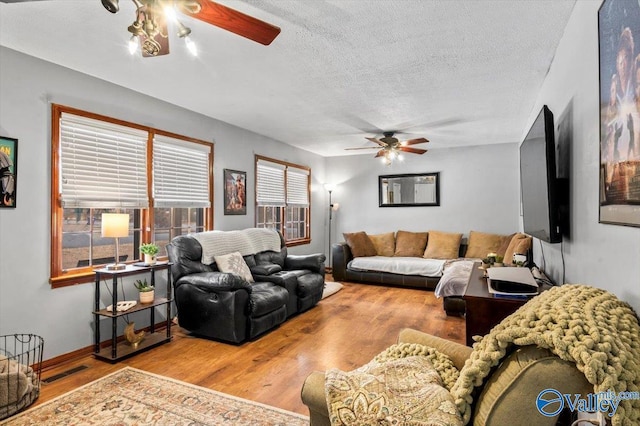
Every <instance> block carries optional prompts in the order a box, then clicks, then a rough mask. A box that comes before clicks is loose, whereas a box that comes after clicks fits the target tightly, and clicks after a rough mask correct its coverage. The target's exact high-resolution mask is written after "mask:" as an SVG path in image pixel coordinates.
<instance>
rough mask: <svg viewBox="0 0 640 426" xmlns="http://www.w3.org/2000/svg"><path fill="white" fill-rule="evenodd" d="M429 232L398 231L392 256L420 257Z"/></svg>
mask: <svg viewBox="0 0 640 426" xmlns="http://www.w3.org/2000/svg"><path fill="white" fill-rule="evenodd" d="M428 237H429V234H428V233H426V232H408V231H398V233H397V234H396V251H395V254H394V256H402V257H420V256H422V253H424V248H425V246H426V245H427V238H428Z"/></svg>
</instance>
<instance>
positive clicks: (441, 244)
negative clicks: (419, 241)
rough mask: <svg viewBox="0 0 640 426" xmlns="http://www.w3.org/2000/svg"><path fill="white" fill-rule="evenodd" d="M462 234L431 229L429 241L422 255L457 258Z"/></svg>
mask: <svg viewBox="0 0 640 426" xmlns="http://www.w3.org/2000/svg"><path fill="white" fill-rule="evenodd" d="M461 241H462V234H455V233H451V232H440V231H429V242H428V243H427V249H426V250H425V251H424V254H423V256H422V257H424V258H425V259H457V258H458V255H459V252H460V242H461Z"/></svg>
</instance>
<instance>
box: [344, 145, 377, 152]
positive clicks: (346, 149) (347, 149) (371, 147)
mask: <svg viewBox="0 0 640 426" xmlns="http://www.w3.org/2000/svg"><path fill="white" fill-rule="evenodd" d="M378 148H379V147H377V146H363V147H360V148H345V149H344V150H345V151H353V150H355V149H378Z"/></svg>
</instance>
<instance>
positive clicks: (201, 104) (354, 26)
mask: <svg viewBox="0 0 640 426" xmlns="http://www.w3.org/2000/svg"><path fill="white" fill-rule="evenodd" d="M219 2H220V3H222V4H224V5H227V6H229V7H232V8H234V9H236V10H239V11H242V12H244V13H247V14H249V15H252V16H254V17H256V18H259V19H262V20H265V21H267V22H269V23H272V24H274V25H277V26H279V27H281V28H282V32H281V33H280V35H279V36H278V37H277V38H276V39H275V41H274V42H273V43H272V44H271V45H270V46H263V45H260V44H257V43H254V42H251V41H249V40H247V39H244V38H242V37H239V36H237V35H234V34H232V33H229V32H227V31H224V30H221V29H219V28H216V27H213V26H210V25H207V24H204V23H202V22H200V21H198V20H193V19H190V18H187V17H184V19H183V21H184V22H185V24H187V25H188V26H190V27H191V28H192V30H193V33H192V39H194V41H195V42H196V43H197V44H198V47H199V52H200V54H199V56H198V57H197V58H192V57H190V56H189V54H188V52H187V51H186V49H185V47H184V45H183V43H182V41H181V40H179V39H177V37H175V38H172V39H170V45H171V54H169V55H168V56H163V57H157V58H146V59H145V58H142V57H140V56H130V55H129V53H128V51H127V49H126V44H127V41H128V34H129V33H128V32H127V27H128V26H129V25H130V24H131V22H132V21H133V19H134V10H135V7H134V5H133V3H132V2H130V1H128V0H120V12H118V13H117V14H115V15H113V14H111V13H109V12H107V11H106V10H105V9H104V8H103V7H102V5H101V3H100V0H77V1H65V0H49V1H36V2H25V3H13V4H3V3H0V44H1V45H3V46H6V47H9V48H11V49H15V50H18V51H21V52H24V53H26V54H29V55H33V56H36V57H39V58H42V59H44V60H47V61H51V62H54V63H57V64H60V65H63V66H65V67H68V68H71V69H74V70H77V71H80V72H83V73H86V74H89V75H92V76H95V77H98V78H101V79H104V80H107V81H111V82H113V83H115V84H118V85H121V86H125V87H129V88H131V89H133V90H136V91H138V92H141V93H145V94H147V95H150V96H153V97H155V98H158V99H162V100H164V101H167V102H170V103H173V104H176V105H179V106H182V107H184V108H187V109H190V110H193V111H196V112H198V113H201V114H204V115H206V116H210V117H213V118H216V119H219V120H222V121H225V122H228V123H231V124H234V125H236V126H239V127H243V128H246V129H250V130H252V131H254V132H256V133H260V134H263V135H266V136H269V137H271V138H274V139H277V140H280V141H282V142H285V143H287V144H290V145H294V146H297V147H300V148H303V149H306V150H309V151H312V152H315V153H317V154H320V155H324V156H332V155H344V154H353V152H346V151H344V148H347V147H364V146H368V145H372V144H371V143H370V142H367V141H366V140H365V139H364V137H365V136H380V135H381V133H382V131H385V130H400V131H403V132H404V133H405V134H406V135H399V139H401V140H402V139H404V138H410V137H417V136H424V137H426V138H428V139H429V140H430V141H431V142H430V143H429V144H426V145H419V147H424V148H429V149H436V148H443V147H455V146H469V145H478V144H494V143H509V142H519V141H520V139H521V138H522V135H523V132H524V130H525V127H526V126H527V124H528V123H527V120H528V118H529V116H530V114H531V113H532V108H533V106H534V103H535V101H536V98H537V94H538V91H539V89H540V87H541V85H542V82H543V80H544V77H545V75H546V73H547V70H548V68H549V66H550V64H551V61H552V59H553V56H554V54H555V50H556V47H557V45H558V42H559V40H560V39H561V37H562V35H563V32H564V28H565V26H566V23H567V21H568V19H569V16H570V14H571V11H572V9H573V5H574V3H575V1H574V0H570V1H564V0H522V1H517V0H516V1H514V0H511V1H503V0H499V1H489V0H486V1H455V0H368V1H365V0H306V1H303V0H244V1H237V0H236V1H233V0H220V1H219ZM123 118H125V119H126V117H123ZM362 152H365V153H369V154H373V153H375V151H374V150H372V151H356V153H362Z"/></svg>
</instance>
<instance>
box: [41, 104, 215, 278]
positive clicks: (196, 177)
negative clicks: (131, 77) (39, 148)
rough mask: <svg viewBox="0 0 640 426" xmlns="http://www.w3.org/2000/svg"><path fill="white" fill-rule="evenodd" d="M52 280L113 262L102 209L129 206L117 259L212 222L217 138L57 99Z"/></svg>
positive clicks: (109, 210) (120, 209)
mask: <svg viewBox="0 0 640 426" xmlns="http://www.w3.org/2000/svg"><path fill="white" fill-rule="evenodd" d="M51 133H52V156H51V157H52V167H51V170H52V186H51V229H52V232H51V234H52V238H51V282H52V284H53V286H54V287H59V286H64V285H69V284H76V283H79V282H88V281H90V280H92V279H93V272H92V271H93V268H95V267H97V266H100V265H104V264H106V263H112V262H113V261H114V260H115V259H114V255H115V241H114V240H113V239H112V238H102V236H101V216H102V214H103V213H115V212H118V213H128V214H129V220H130V223H129V236H127V237H122V238H120V239H119V248H120V250H119V257H120V259H119V261H121V262H123V261H124V262H130V261H135V260H138V259H139V257H140V255H139V247H140V244H141V243H143V242H149V241H152V242H154V243H156V244H158V245H159V246H160V248H161V253H160V255H161V256H162V255H166V252H164V246H165V245H166V244H167V243H168V242H169V241H170V240H171V238H173V237H175V236H177V235H181V234H186V233H192V232H198V231H204V230H206V229H210V227H211V224H212V223H213V212H212V208H211V200H212V199H213V194H212V184H211V182H212V173H213V145H212V144H210V143H207V142H204V141H199V140H196V139H191V138H186V137H184V136H179V135H174V134H170V133H166V132H162V131H160V130H157V129H152V128H148V127H145V126H140V125H136V124H133V123H128V122H124V121H121V120H116V119H112V118H109V117H104V116H100V115H97V114H91V113H87V112H84V111H80V110H75V109H72V108H68V107H64V106H61V105H53V107H52V132H51Z"/></svg>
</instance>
